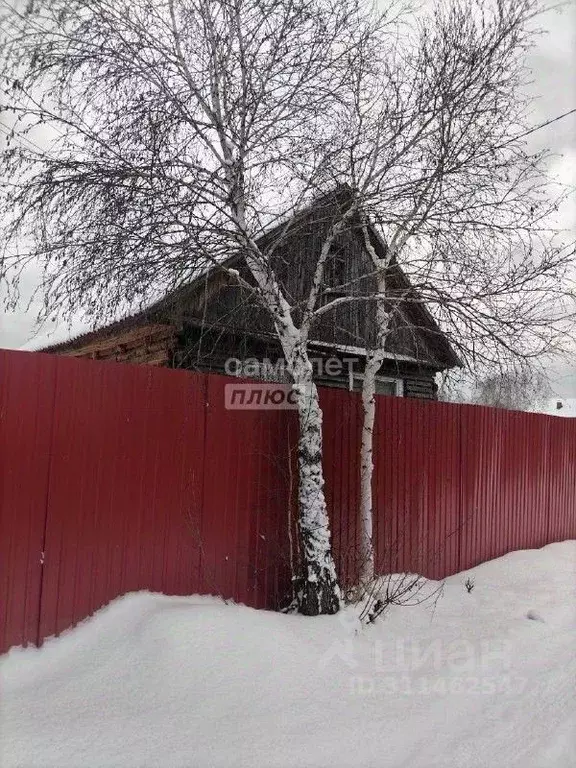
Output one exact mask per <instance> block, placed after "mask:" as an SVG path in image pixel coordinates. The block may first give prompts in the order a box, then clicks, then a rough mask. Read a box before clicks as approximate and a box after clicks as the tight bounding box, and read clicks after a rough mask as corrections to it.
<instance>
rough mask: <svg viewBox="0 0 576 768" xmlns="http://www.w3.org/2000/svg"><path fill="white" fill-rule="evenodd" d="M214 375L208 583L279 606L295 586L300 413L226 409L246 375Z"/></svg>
mask: <svg viewBox="0 0 576 768" xmlns="http://www.w3.org/2000/svg"><path fill="white" fill-rule="evenodd" d="M208 381H209V384H208V408H207V425H206V442H205V462H206V463H205V479H204V493H203V501H204V504H203V528H202V550H203V551H202V567H203V583H204V585H205V588H206V591H208V592H210V593H216V594H222V595H223V596H224V597H232V598H234V599H236V600H241V601H243V602H246V603H248V604H249V605H253V606H255V607H276V605H277V602H278V601H279V600H282V598H283V596H285V595H287V593H288V587H289V575H288V574H289V562H288V560H289V552H288V547H287V539H288V525H289V524H290V521H291V512H292V508H293V504H292V501H293V499H292V498H291V483H290V472H289V456H290V453H291V451H292V448H293V437H292V436H295V435H296V421H295V418H294V414H293V413H291V412H289V411H285V410H265V409H256V410H227V409H226V408H225V407H224V404H225V387H226V385H228V384H230V385H233V386H240V385H241V384H242V381H241V380H239V379H230V378H229V377H226V376H219V375H210V376H209V377H208Z"/></svg>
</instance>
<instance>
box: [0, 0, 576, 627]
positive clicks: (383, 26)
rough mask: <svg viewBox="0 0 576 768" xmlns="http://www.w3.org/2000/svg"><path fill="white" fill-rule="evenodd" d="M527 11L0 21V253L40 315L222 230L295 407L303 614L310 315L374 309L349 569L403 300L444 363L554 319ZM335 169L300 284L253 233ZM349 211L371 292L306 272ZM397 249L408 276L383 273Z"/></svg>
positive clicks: (395, 266)
mask: <svg viewBox="0 0 576 768" xmlns="http://www.w3.org/2000/svg"><path fill="white" fill-rule="evenodd" d="M536 10H537V4H536V3H535V2H534V0H505V1H504V0H502V2H497V3H496V4H494V5H484V4H483V3H482V2H476V3H474V4H473V7H472V9H471V5H470V3H469V2H464V1H463V0H447V1H446V2H445V3H441V4H440V5H439V6H438V7H437V8H436V9H435V10H434V11H432V12H431V13H430V14H429V15H428V16H426V17H422V18H418V17H407V16H402V15H400V16H395V15H394V13H393V12H392V11H388V12H386V13H383V14H379V13H376V12H375V11H374V10H373V8H372V7H371V6H370V4H369V3H368V2H364V0H311V1H310V2H308V1H305V0H131V1H130V2H129V0H117V1H114V2H113V1H112V0H71V1H68V0H37V1H36V2H34V3H33V4H32V6H29V10H28V11H27V12H26V13H17V12H16V11H11V12H9V13H7V15H6V16H5V18H4V19H3V20H2V29H3V38H4V39H3V41H2V42H3V47H2V71H3V72H4V73H5V95H4V104H3V106H4V109H5V110H9V112H7V111H5V112H3V113H0V118H1V117H2V115H6V114H10V115H11V119H12V120H15V121H16V122H15V127H14V131H15V138H14V141H13V143H12V144H11V145H10V146H8V147H7V148H6V149H5V150H4V152H3V153H2V169H1V170H3V172H4V173H5V175H6V178H8V179H9V180H10V186H8V185H7V186H5V188H4V194H3V196H2V198H1V201H0V212H1V213H2V215H3V217H4V219H5V220H6V221H7V222H8V224H7V230H6V233H5V242H6V248H5V250H4V255H3V262H2V263H3V267H4V270H7V269H8V268H10V269H11V270H12V274H17V273H18V269H20V268H21V267H22V266H23V265H25V264H26V263H29V262H31V261H40V262H41V263H42V265H43V266H44V282H43V290H44V295H45V302H46V311H47V313H49V314H53V313H59V312H64V313H65V312H67V311H70V310H74V309H77V308H82V309H83V310H84V311H85V312H86V313H87V314H89V315H92V316H93V317H96V318H99V319H102V318H105V317H107V316H113V315H114V314H116V313H117V312H118V311H119V310H121V309H123V308H126V307H128V306H130V305H131V304H133V303H134V302H142V303H145V302H146V301H147V300H148V299H150V298H152V297H153V296H155V295H157V293H158V292H159V291H165V290H167V289H170V288H173V287H175V286H176V285H179V284H182V283H185V282H187V281H188V280H190V279H191V278H192V277H194V276H195V275H197V274H198V273H199V272H201V271H202V270H203V269H205V268H207V267H213V266H216V267H218V268H220V269H224V270H225V269H226V264H225V262H224V263H223V260H224V259H225V257H227V256H228V255H230V254H231V253H232V252H234V251H235V250H237V249H239V248H240V249H242V252H243V253H244V254H245V261H246V264H247V266H248V269H249V272H250V276H251V279H250V281H249V284H247V285H246V286H245V287H246V288H247V289H248V290H251V291H252V292H253V295H254V299H255V301H258V302H260V303H261V305H262V306H263V307H264V308H265V310H266V312H267V313H268V315H269V317H270V318H271V320H272V322H273V326H274V329H275V333H276V335H277V337H278V340H279V343H280V345H281V347H282V351H283V354H284V356H285V359H286V363H287V368H288V372H289V373H290V375H291V378H292V381H293V389H294V393H295V399H296V402H297V405H298V412H299V421H300V438H299V527H300V534H301V539H302V547H301V551H302V553H303V571H302V578H301V585H300V588H299V590H298V601H299V607H300V610H301V611H302V612H304V613H309V614H316V613H331V612H335V611H336V610H338V606H339V599H340V597H339V588H338V582H337V577H336V572H335V567H334V561H333V558H332V553H331V545H330V530H329V523H328V514H327V509H326V502H325V498H324V491H323V486H324V478H323V473H322V438H321V411H320V406H319V402H318V395H317V391H316V386H315V384H314V381H313V375H312V373H313V372H312V365H311V361H310V359H309V355H308V342H309V339H310V334H311V332H312V331H313V329H314V326H315V323H316V322H317V321H318V320H319V318H321V317H322V316H324V315H325V314H326V313H327V312H330V311H332V310H334V309H335V308H336V307H338V306H339V305H340V304H342V303H345V302H347V301H363V302H366V303H367V306H369V307H370V311H371V312H373V319H374V321H373V324H374V327H375V328H376V332H375V335H374V338H372V339H370V340H368V339H367V340H366V347H367V362H366V370H365V376H364V384H363V395H362V397H363V403H364V408H365V423H364V430H363V438H362V456H361V466H362V478H361V485H362V499H361V504H360V506H361V513H360V518H361V540H362V550H363V554H362V557H363V559H364V560H365V562H366V568H365V572H364V576H365V577H369V576H370V574H371V573H373V570H374V560H373V551H372V550H373V541H372V520H373V514H374V510H373V503H372V499H371V488H372V474H373V458H372V450H373V449H372V443H373V431H374V419H375V376H376V375H377V373H378V371H379V369H380V367H381V365H382V360H383V359H384V355H385V352H386V344H387V339H388V338H389V334H390V329H391V327H392V322H393V320H394V318H395V317H397V316H399V315H400V314H401V313H402V307H403V306H405V305H406V303H407V302H413V303H414V304H417V305H418V306H419V307H420V308H421V311H422V312H427V311H428V310H426V309H425V308H424V303H426V304H428V305H429V306H430V308H431V311H432V312H433V313H434V315H435V316H436V318H437V319H438V320H439V322H440V323H441V325H442V327H443V329H444V331H445V332H446V333H447V334H449V336H450V338H451V340H452V342H453V344H454V345H455V347H456V348H457V349H458V350H459V352H460V355H461V357H462V358H463V361H464V362H469V361H470V360H472V361H475V360H477V359H482V360H486V361H488V360H490V359H491V358H493V357H497V356H499V355H500V354H501V352H502V350H506V351H507V352H510V353H514V354H523V355H525V356H528V357H529V356H530V355H535V356H536V355H541V354H543V353H544V352H546V351H549V350H550V349H552V348H553V347H554V346H555V345H556V343H557V340H558V336H559V335H560V333H561V331H564V330H565V321H566V317H567V315H568V314H569V312H568V310H567V309H566V307H564V305H563V301H564V298H565V296H566V292H565V287H564V286H565V284H564V283H563V280H564V276H565V275H564V273H565V271H566V268H567V266H568V262H569V259H568V256H569V253H570V250H569V248H566V247H563V246H562V245H557V244H556V243H555V242H554V240H553V239H552V238H551V236H550V232H549V231H546V226H547V222H548V219H549V216H550V214H551V209H553V208H554V206H555V204H556V200H553V199H551V197H550V194H549V189H548V188H547V183H546V178H545V175H544V172H543V162H544V159H545V158H544V156H542V155H530V154H529V153H528V152H527V151H526V147H525V144H524V141H523V136H524V134H525V132H526V124H527V108H528V104H527V102H526V101H525V100H524V99H523V98H522V96H521V90H520V88H521V86H522V84H523V83H524V82H525V79H526V73H525V71H524V67H523V56H524V53H525V50H526V47H527V46H528V45H529V43H530V34H529V32H528V31H527V30H528V25H529V23H530V21H531V19H532V17H533V16H534V14H535V12H536ZM414 19H415V20H414ZM38 126H41V127H42V129H43V130H45V131H46V132H47V133H48V135H49V136H50V139H51V140H50V143H49V148H48V149H47V150H41V149H40V148H38V147H36V146H35V142H37V141H38V138H37V137H38V134H37V133H36V132H35V131H37V130H38ZM335 188H336V189H338V188H340V189H342V188H344V189H346V190H347V194H346V195H345V196H344V197H342V198H341V199H342V201H343V202H342V203H341V204H340V205H339V206H338V207H337V209H336V210H335V211H334V210H332V213H331V215H330V217H329V220H327V221H326V223H325V224H326V226H325V228H324V230H325V234H324V238H323V241H322V243H321V246H320V248H319V254H318V253H316V254H314V255H313V257H314V260H315V261H314V263H315V270H314V274H313V278H312V280H311V284H310V286H309V289H308V292H307V295H306V297H305V300H304V301H303V302H302V301H301V300H300V299H298V300H296V299H294V297H292V296H290V295H289V294H288V293H287V292H286V290H285V289H284V287H283V284H282V281H281V280H280V279H279V274H278V271H277V265H276V262H275V259H274V254H275V252H276V251H277V248H278V245H279V242H280V241H281V240H282V237H283V230H282V227H281V228H280V230H279V232H280V234H279V235H278V236H277V237H275V239H274V240H273V242H271V243H270V242H267V243H266V246H263V245H262V243H263V242H265V241H263V240H262V239H261V237H260V236H261V234H262V233H263V232H264V231H265V230H266V226H267V225H269V224H270V223H274V222H277V221H278V220H279V217H280V216H281V215H282V216H293V215H294V214H297V213H298V212H299V211H301V210H302V209H304V208H305V207H306V206H307V205H308V204H309V202H310V200H311V199H312V198H313V197H314V196H315V195H318V194H321V193H323V194H325V193H327V192H329V191H330V190H333V189H335ZM349 228H355V230H356V231H359V232H360V233H361V235H362V237H363V239H364V243H365V247H366V251H367V253H368V254H369V257H370V259H371V263H372V278H373V279H372V286H373V289H372V290H371V291H369V292H366V291H365V290H363V291H357V290H353V288H354V286H349V285H347V286H341V288H342V289H349V290H348V291H347V293H348V294H349V295H342V291H338V292H337V293H336V296H335V297H334V296H331V295H330V292H329V291H326V286H325V276H326V270H327V268H328V267H329V265H330V262H331V259H333V258H334V246H335V244H336V243H337V241H338V238H339V237H340V236H341V235H342V233H344V232H345V231H346V230H347V229H349ZM22 242H30V243H31V246H30V248H29V249H28V250H27V251H23V250H22V249H21V248H19V247H18V243H22ZM311 258H312V254H311ZM400 262H401V266H402V269H403V270H404V271H405V272H406V274H407V275H408V277H409V278H410V281H411V287H408V286H407V284H406V285H404V287H401V288H398V287H397V286H398V280H395V281H391V277H392V276H393V275H396V276H397V275H398V274H399V264H400ZM14 270H16V272H15V271H14ZM230 277H231V278H232V279H238V280H239V279H240V277H239V276H238V274H237V272H236V271H235V270H234V271H232V272H230ZM392 283H393V284H394V286H396V287H394V288H393V289H392V288H391V285H392ZM344 292H346V290H345V291H344Z"/></svg>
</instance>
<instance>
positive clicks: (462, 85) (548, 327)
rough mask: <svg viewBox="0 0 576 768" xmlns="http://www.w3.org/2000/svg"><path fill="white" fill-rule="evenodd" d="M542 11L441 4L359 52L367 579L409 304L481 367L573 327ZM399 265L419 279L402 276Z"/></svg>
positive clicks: (521, 0) (354, 167)
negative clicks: (541, 39)
mask: <svg viewBox="0 0 576 768" xmlns="http://www.w3.org/2000/svg"><path fill="white" fill-rule="evenodd" d="M537 14H538V3H537V2H535V1H534V0H508V1H507V2H499V3H483V2H477V3H474V4H471V3H469V2H461V1H460V0H454V1H449V2H444V3H439V4H437V5H436V6H435V8H434V9H433V10H431V11H430V13H429V14H425V15H424V16H423V17H422V18H421V19H420V20H419V21H417V22H416V23H414V24H412V25H411V26H410V27H409V28H407V29H401V28H399V30H398V36H397V38H396V40H395V42H394V44H393V45H392V46H389V47H387V48H386V49H385V50H382V49H375V48H374V47H373V40H371V39H368V40H364V41H362V45H361V46H360V49H359V50H358V51H357V52H356V66H355V67H354V73H355V77H354V79H353V80H351V81H350V83H349V89H348V94H347V101H346V118H345V121H344V122H343V137H342V142H343V143H344V144H345V145H347V149H348V152H349V157H350V162H349V166H348V171H349V174H350V180H349V183H350V186H351V188H352V189H354V190H355V193H356V195H357V200H358V205H357V208H358V211H359V212H360V218H361V227H362V231H363V235H364V242H365V247H366V251H367V253H368V254H369V256H370V259H371V262H372V267H373V271H374V279H373V281H372V286H373V288H372V290H373V295H372V297H371V298H372V301H373V303H374V309H373V318H374V322H375V328H376V332H375V334H374V337H373V338H372V339H371V340H370V341H367V356H366V367H365V374H364V380H363V387H362V402H363V410H364V423H363V429H362V447H361V457H360V467H361V499H360V527H361V530H360V550H361V551H360V553H359V557H360V562H361V564H362V573H361V580H363V581H369V580H370V579H371V578H372V577H373V576H374V542H373V517H374V507H373V500H372V476H373V471H374V461H373V444H374V424H375V410H376V402H375V392H376V386H375V381H376V376H377V374H378V371H379V370H380V368H381V366H382V363H383V361H384V357H385V352H386V344H387V340H388V338H389V334H390V330H391V326H392V321H393V319H394V318H395V317H396V316H398V314H401V312H402V308H403V306H404V307H405V306H406V305H407V304H409V303H414V302H417V303H419V304H420V305H421V306H423V305H424V304H425V305H426V307H429V308H430V309H431V310H432V312H433V314H434V315H435V317H436V319H437V320H439V322H440V325H441V327H442V329H443V331H444V333H446V334H448V335H449V337H450V340H451V342H452V345H453V347H454V348H455V349H456V350H457V351H458V353H459V355H460V357H461V360H462V363H463V365H465V366H467V367H468V368H469V369H470V368H478V367H483V368H484V369H486V368H492V369H494V367H495V366H499V367H500V368H501V367H502V366H505V367H507V368H510V367H513V366H516V367H521V368H522V369H523V370H524V371H527V370H531V371H532V373H531V374H530V376H531V377H532V378H534V376H535V375H537V374H535V373H534V370H535V368H536V367H538V365H541V364H542V362H543V360H544V359H546V356H547V355H548V356H549V355H551V354H553V353H558V352H559V351H560V350H561V349H562V348H563V347H565V345H566V342H567V341H568V340H569V338H570V336H571V331H572V330H573V324H572V322H571V320H572V317H573V314H574V295H575V294H574V264H573V256H574V245H573V243H570V242H567V241H566V238H565V237H564V235H565V234H566V233H562V232H561V231H560V230H559V229H558V228H557V224H556V222H555V220H554V212H555V211H556V210H557V209H558V207H559V205H560V203H561V202H562V200H563V199H564V197H565V196H566V194H567V193H569V190H568V191H567V190H561V189H559V188H557V187H555V185H554V184H552V183H551V182H550V180H549V178H548V176H547V173H546V159H547V158H546V153H544V152H541V153H530V152H529V151H528V148H527V143H526V138H527V136H528V135H529V134H530V133H531V129H530V124H529V115H530V106H531V103H530V100H529V99H528V98H527V96H526V93H527V89H526V86H527V83H528V80H529V76H530V73H529V72H528V70H527V68H526V64H525V62H526V52H527V50H528V49H529V47H530V45H531V44H532V43H533V42H534V36H535V33H534V32H533V31H531V30H533V29H534V23H533V22H534V19H535V18H536V17H537ZM344 125H345V126H346V128H344ZM369 223H370V224H371V225H372V227H373V228H375V229H376V231H377V236H376V238H374V235H373V234H372V235H371V234H370V232H369V228H368V224H369ZM399 264H400V265H401V267H402V269H403V270H404V271H405V272H406V273H407V275H408V276H409V278H410V284H409V285H407V287H406V288H398V281H397V280H394V281H393V283H394V286H395V287H394V288H393V287H392V284H391V277H392V275H393V273H394V271H395V270H396V271H397V269H398V265H399ZM342 301H346V299H342ZM424 311H427V310H424ZM433 346H434V341H433V340H432V347H433ZM431 351H432V353H433V352H434V350H433V348H432V350H431ZM380 514H384V510H381V511H380Z"/></svg>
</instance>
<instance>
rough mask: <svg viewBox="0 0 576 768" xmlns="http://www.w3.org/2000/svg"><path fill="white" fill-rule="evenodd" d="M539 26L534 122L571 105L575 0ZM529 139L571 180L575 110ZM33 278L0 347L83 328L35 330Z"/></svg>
mask: <svg viewBox="0 0 576 768" xmlns="http://www.w3.org/2000/svg"><path fill="white" fill-rule="evenodd" d="M471 2H472V0H471ZM539 26H540V27H542V28H544V29H545V30H546V34H545V35H544V36H543V37H542V38H541V39H540V41H539V43H538V46H537V48H536V49H535V50H534V51H533V53H532V54H531V56H530V60H529V64H530V67H531V69H532V72H533V80H534V83H533V86H532V93H533V95H534V99H535V100H534V116H533V122H534V124H538V123H541V122H544V121H545V120H547V119H549V118H552V117H554V116H556V115H559V114H561V113H564V112H568V111H569V110H570V109H573V108H574V107H576V0H570V2H568V3H565V4H564V5H563V6H562V7H561V8H559V9H558V10H550V11H547V12H546V13H545V14H544V15H542V16H541V17H540V19H539ZM531 141H532V146H533V147H534V148H538V149H539V148H542V147H547V148H549V149H551V150H552V151H553V152H554V153H555V154H556V155H557V157H556V158H555V160H554V161H553V162H552V163H551V166H550V173H551V174H552V175H553V176H554V177H556V178H558V179H559V180H560V181H562V182H564V183H571V184H575V183H576V115H572V116H571V117H569V118H566V119H564V120H562V121H560V122H557V123H555V124H553V125H551V126H549V127H548V128H544V129H542V130H541V131H539V132H538V133H536V134H534V135H533V137H532V139H531ZM562 218H563V222H564V223H565V226H566V227H567V228H570V229H572V230H573V231H575V232H576V200H575V199H573V200H572V202H571V203H569V204H567V205H566V206H565V208H564V210H563V211H562ZM36 279H37V276H36V274H35V273H34V272H33V271H30V272H29V273H27V274H26V275H25V276H24V281H23V284H22V288H23V289H24V290H23V293H24V297H23V298H22V300H21V302H20V305H19V307H18V309H17V311H15V312H12V313H5V312H3V313H2V314H1V315H0V347H4V348H8V349H18V348H21V347H27V348H37V347H38V346H41V345H42V343H44V341H45V340H46V339H50V340H51V341H57V340H60V339H63V338H67V337H69V336H72V335H76V334H77V333H78V332H81V331H82V330H84V328H85V327H87V326H83V325H82V324H81V323H76V324H74V326H73V327H72V328H69V327H67V326H65V325H62V324H60V325H57V326H56V327H50V328H46V327H45V328H41V329H38V328H37V326H36V313H37V310H38V302H39V301H40V299H37V300H36V301H35V302H33V303H32V306H30V307H28V306H27V305H28V300H29V297H30V295H31V293H32V291H33V289H34V287H35V284H36ZM0 293H1V288H0ZM551 383H552V386H553V389H554V393H555V394H557V395H559V396H561V397H576V359H575V360H574V362H573V363H569V364H568V365H566V364H565V363H562V364H561V365H559V366H558V368H557V370H555V371H553V373H552V382H551Z"/></svg>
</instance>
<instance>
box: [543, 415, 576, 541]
mask: <svg viewBox="0 0 576 768" xmlns="http://www.w3.org/2000/svg"><path fill="white" fill-rule="evenodd" d="M548 418H549V421H550V431H549V457H550V459H549V477H548V483H549V487H548V498H549V506H548V513H547V521H548V529H547V532H546V541H563V540H564V539H569V538H575V537H576V530H575V528H576V525H575V518H576V419H570V418H557V417H554V416H550V417H548Z"/></svg>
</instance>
